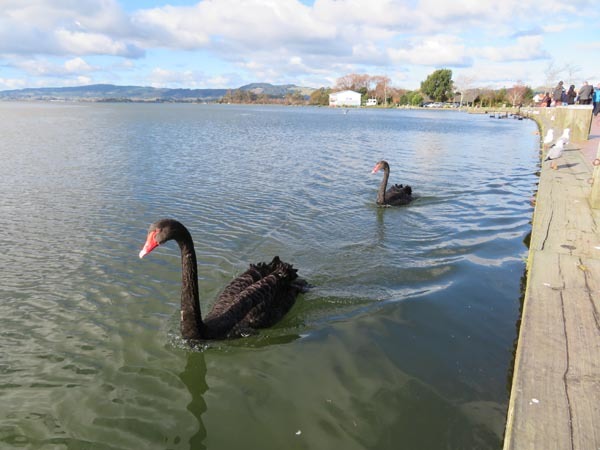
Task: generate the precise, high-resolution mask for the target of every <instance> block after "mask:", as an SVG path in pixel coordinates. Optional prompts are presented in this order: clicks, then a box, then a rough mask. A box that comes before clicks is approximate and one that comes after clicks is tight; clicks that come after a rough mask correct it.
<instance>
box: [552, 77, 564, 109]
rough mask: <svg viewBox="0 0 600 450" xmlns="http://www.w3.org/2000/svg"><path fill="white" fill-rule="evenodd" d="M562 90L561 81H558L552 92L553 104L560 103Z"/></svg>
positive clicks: (558, 104)
mask: <svg viewBox="0 0 600 450" xmlns="http://www.w3.org/2000/svg"><path fill="white" fill-rule="evenodd" d="M563 90H564V89H563V82H562V81H559V82H558V84H557V85H556V87H555V88H554V92H553V93H552V100H554V106H560V105H562V95H563Z"/></svg>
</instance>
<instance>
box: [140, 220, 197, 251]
mask: <svg viewBox="0 0 600 450" xmlns="http://www.w3.org/2000/svg"><path fill="white" fill-rule="evenodd" d="M185 232H187V230H186V228H185V227H184V226H183V225H182V224H181V223H180V222H178V221H176V220H174V219H161V220H159V221H157V222H154V223H153V224H152V225H150V228H149V229H148V236H146V243H145V244H144V248H142V251H140V258H143V257H144V256H146V255H147V254H148V253H150V252H151V251H152V250H154V249H155V248H156V247H158V246H159V245H162V244H164V243H165V242H167V241H169V240H171V239H177V237H178V236H179V235H180V234H181V233H185Z"/></svg>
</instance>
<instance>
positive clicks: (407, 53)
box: [388, 35, 472, 67]
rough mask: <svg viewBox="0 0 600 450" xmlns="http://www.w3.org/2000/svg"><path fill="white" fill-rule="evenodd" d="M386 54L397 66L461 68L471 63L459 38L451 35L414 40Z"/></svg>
mask: <svg viewBox="0 0 600 450" xmlns="http://www.w3.org/2000/svg"><path fill="white" fill-rule="evenodd" d="M388 52H389V54H390V57H391V58H392V60H393V61H394V62H395V63H397V64H416V65H424V66H434V67H451V66H453V67H461V66H468V65H471V63H472V59H471V57H470V55H469V52H468V50H467V48H466V46H465V44H464V43H463V42H462V40H461V39H460V38H457V37H455V36H451V35H437V36H431V37H428V38H426V39H423V40H418V39H415V40H413V41H412V42H405V43H404V44H403V45H402V46H401V47H399V48H390V49H389V50H388Z"/></svg>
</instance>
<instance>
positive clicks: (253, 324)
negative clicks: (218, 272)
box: [204, 257, 300, 338]
mask: <svg viewBox="0 0 600 450" xmlns="http://www.w3.org/2000/svg"><path fill="white" fill-rule="evenodd" d="M297 277H298V275H297V270H296V269H294V268H293V267H292V266H291V265H290V264H287V263H284V262H282V261H281V260H280V259H279V258H278V257H275V258H273V261H271V262H270V263H268V264H267V263H259V264H252V265H250V267H249V268H248V270H247V271H246V272H244V273H243V274H242V275H240V276H239V277H237V278H236V279H235V280H233V281H232V282H231V283H230V284H229V285H228V286H227V287H226V288H225V289H224V290H223V292H222V293H221V295H219V298H218V299H217V302H216V303H215V305H214V306H213V309H212V310H211V312H210V313H209V314H208V315H207V316H206V318H205V319H204V324H205V326H206V328H207V329H208V330H211V334H216V335H219V336H221V337H227V338H233V337H239V336H241V335H242V334H243V333H244V331H245V330H247V329H248V328H266V327H269V326H272V325H274V324H275V323H276V322H277V321H279V320H280V319H281V318H282V317H283V316H284V315H285V314H286V313H287V312H288V311H289V310H290V308H291V307H292V306H293V304H294V301H295V299H296V296H297V294H298V292H300V289H298V288H297V287H296V286H295V285H294V284H293V281H294V280H296V279H297Z"/></svg>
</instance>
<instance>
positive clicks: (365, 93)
mask: <svg viewBox="0 0 600 450" xmlns="http://www.w3.org/2000/svg"><path fill="white" fill-rule="evenodd" d="M471 84H472V80H470V79H466V78H464V77H463V78H459V79H458V80H457V81H454V80H453V79H452V70H450V69H438V70H436V71H434V72H433V73H431V74H430V75H429V76H428V77H427V79H425V80H424V81H422V82H421V86H420V89H417V90H413V91H411V90H407V89H402V88H397V87H394V86H393V85H392V84H391V82H390V79H389V78H388V77H386V76H381V75H376V76H371V75H367V74H349V75H345V76H343V77H341V78H338V79H337V80H336V84H335V86H334V87H333V88H325V87H322V88H320V89H317V90H316V91H314V92H313V93H312V95H311V96H310V98H309V101H308V103H309V104H311V105H328V104H329V94H330V93H332V92H337V91H343V90H351V91H355V92H360V93H361V95H362V103H363V104H365V103H366V101H367V99H369V98H374V99H376V100H377V104H378V105H384V106H385V105H387V106H403V105H406V106H420V105H423V104H424V103H425V102H441V103H446V102H452V103H459V104H461V105H470V106H481V107H491V106H500V105H507V106H508V105H510V106H519V105H524V104H529V103H531V102H532V101H533V95H534V92H533V89H531V88H530V87H528V86H525V85H523V83H521V82H517V83H515V85H514V86H512V87H510V88H502V89H491V88H473V87H471Z"/></svg>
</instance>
